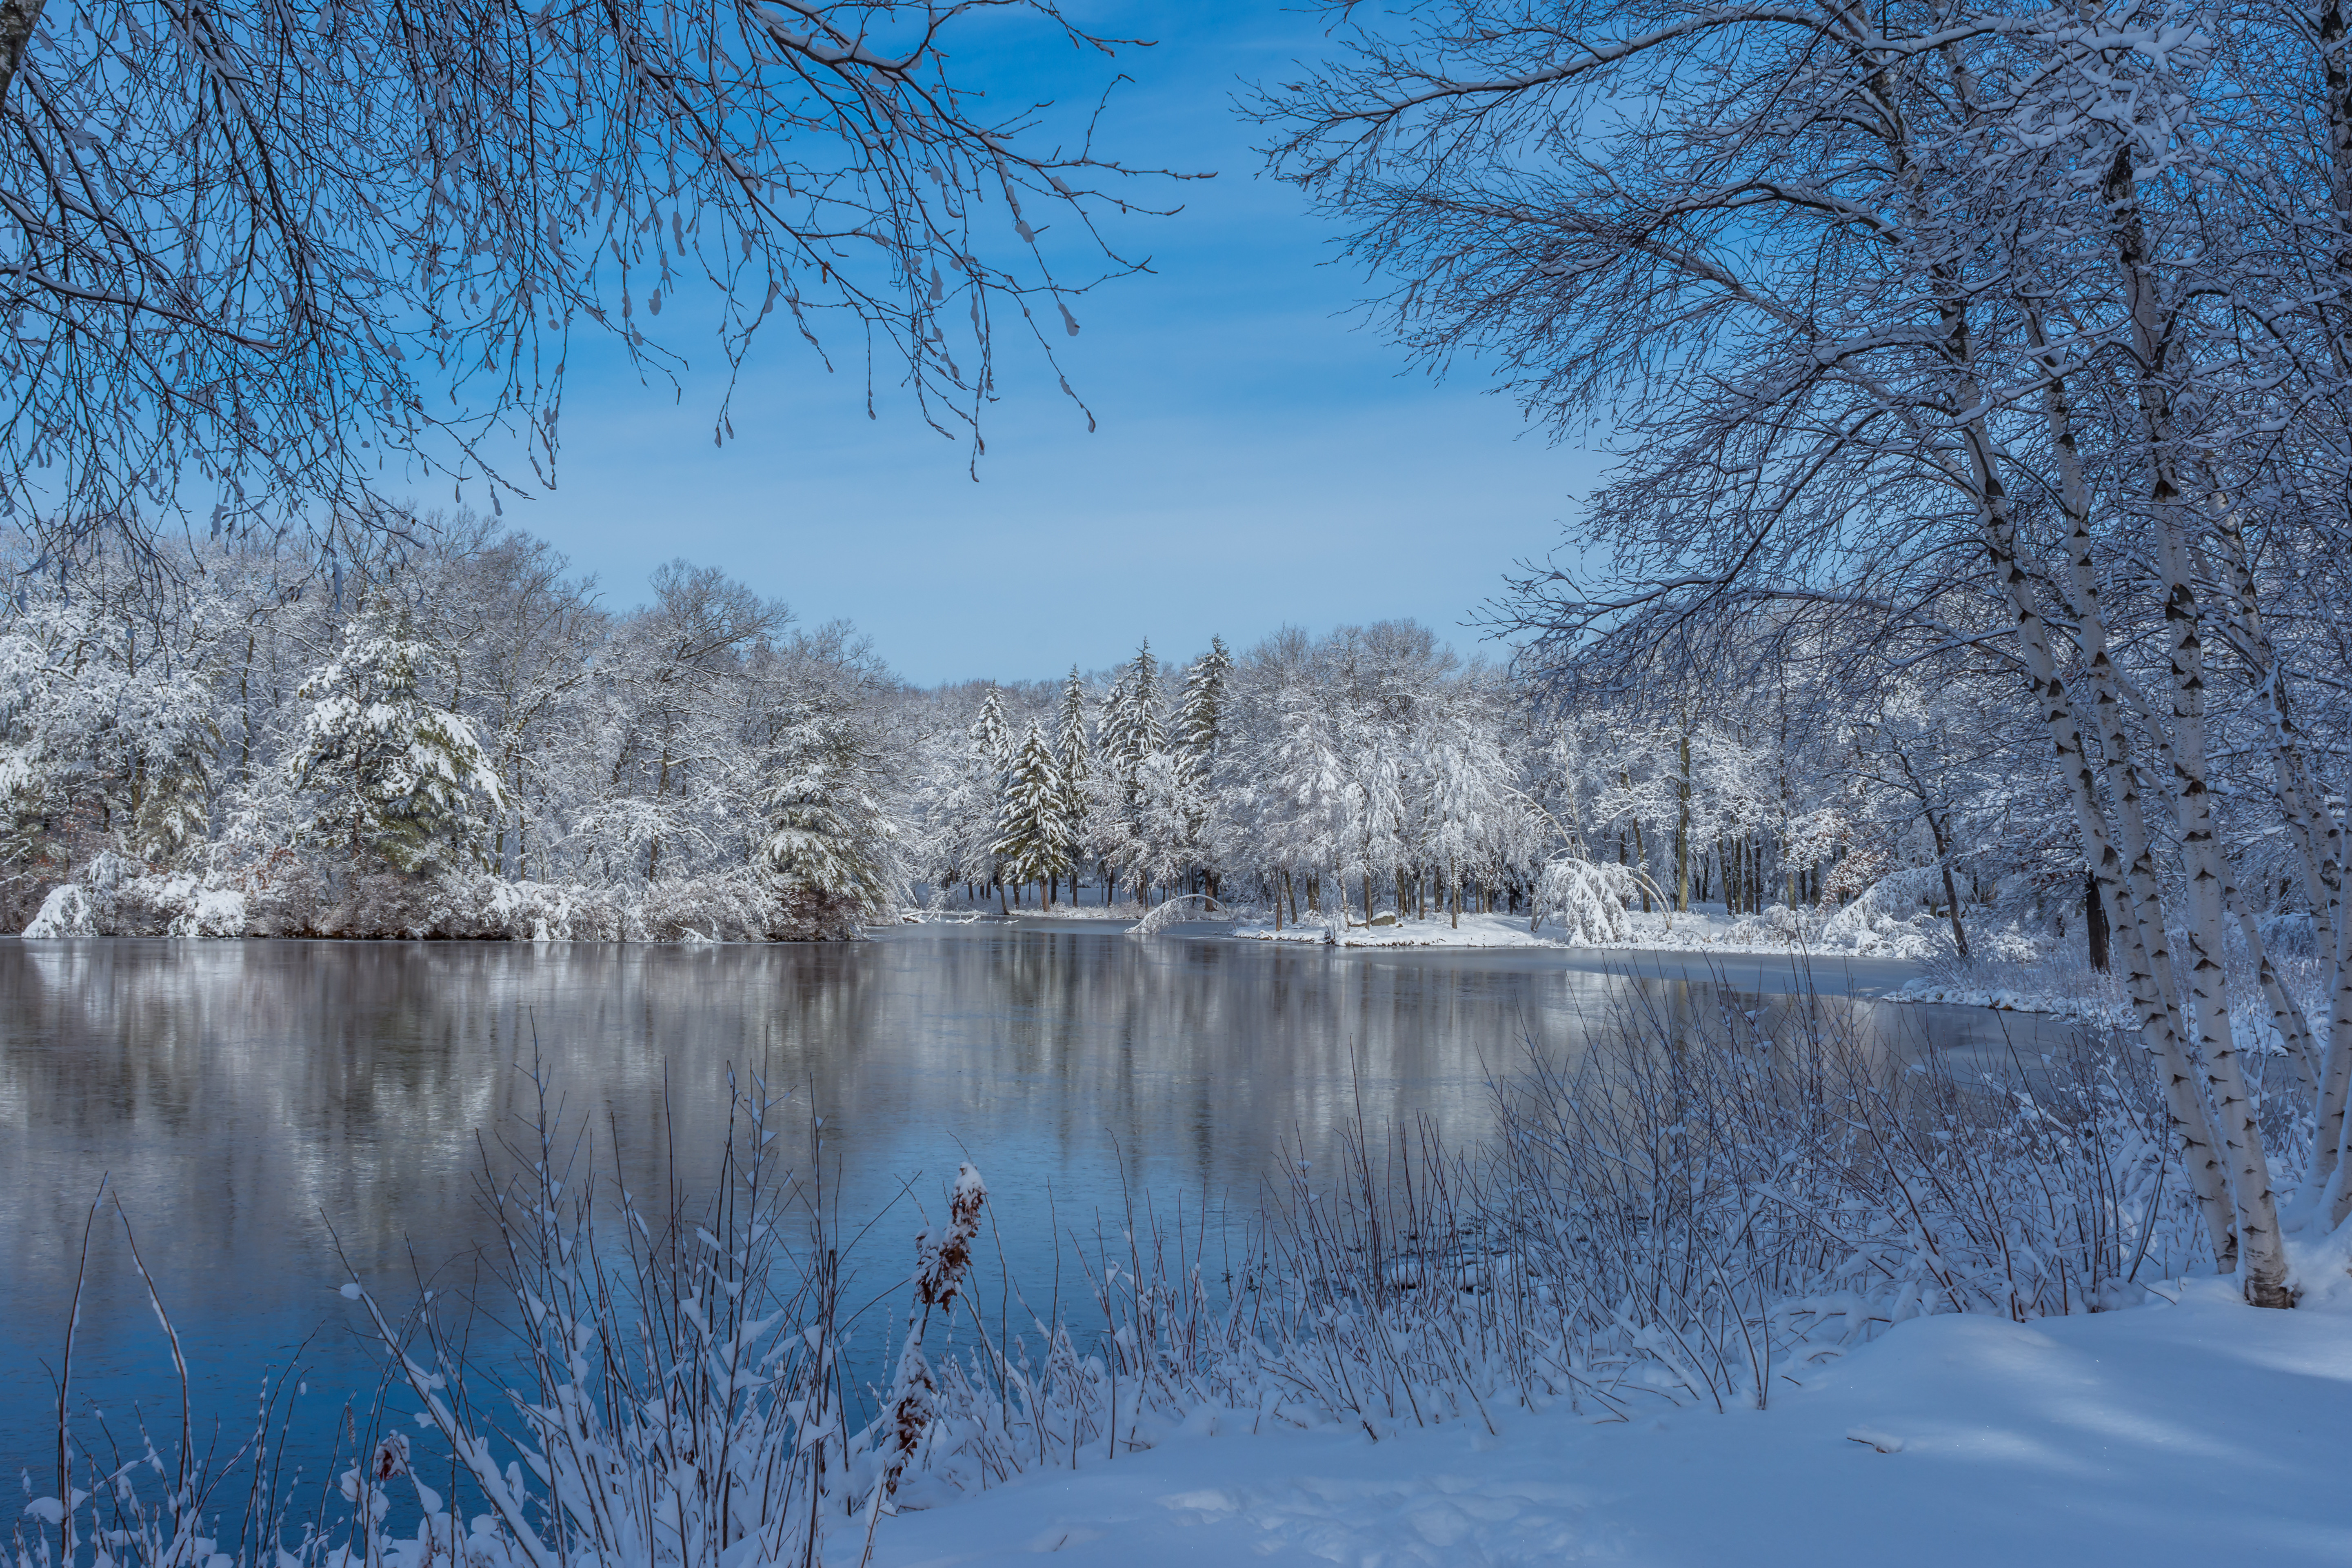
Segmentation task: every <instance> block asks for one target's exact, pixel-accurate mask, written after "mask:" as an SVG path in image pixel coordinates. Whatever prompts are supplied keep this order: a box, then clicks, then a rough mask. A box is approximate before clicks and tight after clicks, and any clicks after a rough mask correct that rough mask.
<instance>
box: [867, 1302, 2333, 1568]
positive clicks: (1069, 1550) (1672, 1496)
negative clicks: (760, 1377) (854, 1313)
mask: <svg viewBox="0 0 2352 1568" xmlns="http://www.w3.org/2000/svg"><path fill="white" fill-rule="evenodd" d="M2166 1289H2168V1290H2176V1289H2179V1286H2177V1285H2175V1286H2168V1287H2166ZM2340 1294H2341V1292H2340V1290H2339V1298H2340ZM1791 1371H1792V1372H1797V1373H1799V1375H1801V1376H1803V1377H1804V1378H1805V1383H1804V1385H1803V1386H1802V1387H1799V1386H1796V1385H1794V1384H1788V1383H1786V1382H1785V1381H1783V1383H1782V1384H1781V1386H1782V1392H1781V1393H1780V1394H1778V1395H1777V1396H1776V1398H1775V1399H1774V1401H1773V1404H1772V1407H1771V1408H1770V1409H1769V1410H1766V1411H1763V1412H1757V1411H1752V1410H1734V1411H1732V1412H1730V1413H1728V1414H1725V1415H1717V1414H1716V1413H1715V1412H1714V1411H1712V1410H1704V1411H1702V1410H1694V1409H1663V1410H1662V1411H1661V1412H1657V1413H1643V1414H1642V1415H1637V1416H1636V1418H1634V1419H1633V1420H1632V1421H1630V1422H1619V1423H1611V1424H1607V1425H1593V1424H1591V1422H1589V1421H1587V1420H1585V1419H1583V1418H1580V1417H1579V1416H1576V1415H1571V1414H1570V1413H1569V1412H1568V1410H1567V1408H1566V1406H1565V1405H1557V1406H1555V1407H1554V1408H1552V1409H1550V1410H1549V1411H1545V1412H1541V1413H1536V1412H1529V1411H1525V1410H1517V1409H1512V1408H1508V1407H1501V1408H1496V1409H1495V1410H1493V1411H1492V1412H1491V1413H1490V1414H1491V1415H1492V1416H1493V1424H1494V1426H1495V1428H1496V1430H1495V1432H1494V1433H1492V1434H1490V1433H1489V1432H1487V1431H1486V1427H1485V1426H1484V1425H1483V1424H1482V1423H1481V1422H1480V1421H1479V1420H1478V1419H1477V1418H1476V1417H1475V1416H1473V1417H1472V1418H1471V1419H1470V1420H1468V1421H1467V1422H1452V1423H1448V1424H1446V1425H1444V1426H1436V1427H1432V1428H1427V1429H1412V1428H1411V1427H1410V1426H1409V1425H1408V1426H1407V1427H1406V1428H1405V1429H1402V1430H1398V1431H1394V1432H1391V1433H1386V1434H1384V1435H1383V1436H1382V1438H1381V1441H1379V1442H1377V1443H1375V1442H1372V1441H1370V1440H1369V1439H1368V1438H1367V1437H1366V1436H1365V1435H1364V1433H1363V1431H1362V1430H1361V1429H1360V1428H1358V1429H1349V1428H1345V1427H1339V1426H1329V1427H1326V1428H1324V1429H1322V1430H1318V1431H1314V1432H1307V1433H1296V1432H1293V1433H1286V1434H1281V1435H1276V1434H1272V1433H1262V1434H1260V1435H1255V1436H1253V1435H1251V1434H1250V1430H1249V1428H1250V1426H1251V1425H1252V1415H1251V1413H1248V1412H1238V1413H1234V1412H1229V1413H1226V1414H1224V1415H1220V1416H1218V1417H1216V1418H1214V1419H1209V1418H1206V1417H1197V1418H1196V1419H1195V1420H1194V1421H1193V1422H1192V1424H1191V1428H1190V1430H1188V1432H1187V1433H1185V1434H1184V1435H1181V1436H1176V1437H1173V1438H1171V1439H1170V1440H1168V1441H1167V1442H1165V1443H1163V1444H1162V1445H1161V1446H1160V1447H1157V1448H1154V1449H1151V1450H1150V1451H1148V1452H1143V1453H1137V1454H1132V1455H1121V1456H1119V1457H1118V1458H1117V1459H1116V1460H1115V1461H1113V1462H1109V1463H1104V1462H1101V1460H1100V1459H1099V1458H1098V1457H1095V1458H1087V1460H1086V1462H1085V1465H1084V1468H1081V1469H1080V1470H1078V1471H1077V1472H1076V1474H1070V1473H1067V1472H1057V1471H1052V1470H1047V1471H1040V1472H1035V1473H1032V1474H1030V1475H1027V1476H1024V1477H1023V1478H1020V1479H1016V1480H1015V1481H1013V1483H1012V1484H1010V1485H1007V1486H1003V1487H1001V1488H998V1489H993V1490H992V1491H990V1492H987V1493H985V1494H982V1495H981V1496H978V1497H974V1498H971V1499H970V1500H965V1501H961V1502H958V1503H955V1504H953V1505H950V1506H949V1507H946V1508H942V1509H939V1510H932V1511H928V1512H921V1513H908V1514H905V1515H902V1516H900V1517H898V1518H897V1519H894V1520H891V1521H887V1523H886V1526H885V1528H884V1529H883V1531H881V1534H880V1538H879V1540H878V1541H877V1549H876V1552H875V1563H877V1568H984V1565H988V1564H1011V1563H1020V1562H1027V1561H1030V1560H1031V1559H1032V1556H1033V1554H1034V1553H1037V1552H1059V1553H1063V1554H1064V1556H1063V1558H1062V1560H1063V1561H1066V1562H1069V1563H1073V1564H1087V1563H1099V1564H1104V1565H1107V1568H1194V1565H1196V1564H1202V1563H1260V1562H1262V1563H1270V1564H1281V1563H1300V1564H1302V1565H1303V1564H1307V1563H1362V1564H1371V1563H1379V1564H1382V1565H1384V1568H1386V1565H1403V1564H1414V1563H1430V1564H1440V1563H1442V1564H1445V1565H1446V1568H1474V1565H1478V1564H1503V1563H1514V1564H1516V1563H1530V1564H1532V1563H1563V1562H1581V1561H1585V1560H1588V1559H1605V1560H1607V1561H1610V1562H1612V1563H1624V1564H1629V1565H1636V1568H1639V1565H1646V1564H1656V1565H1659V1568H1664V1565H1667V1564H1672V1565H1675V1568H1697V1565H1700V1564H1708V1563H1748V1564H1755V1565H1758V1568H1774V1565H1778V1564H1788V1565H1790V1568H1820V1565H1823V1564H1843V1563H1877V1562H1901V1563H1907V1564H1917V1565H1922V1568H1943V1565H1947V1564H1948V1565H1950V1568H1981V1565H1982V1564H1985V1563H2001V1562H2015V1563H2064V1562H2075V1563H2132V1564H2134V1565H2135V1568H2156V1565H2161V1564H2173V1563H2179V1564H2182V1565H2184V1568H2185V1565H2189V1564H2196V1565H2198V1568H2205V1565H2206V1564H2210V1563H2216V1562H2222V1561H2229V1560H2231V1559H2235V1558H2238V1557H2241V1556H2251V1557H2255V1558H2259V1559H2261V1560H2262V1561H2263V1562H2265V1563H2275V1564H2301V1563H2312V1564H2319V1563H2343V1562H2346V1561H2352V1489H2347V1488H2346V1487H2345V1486H2344V1485H2343V1483H2342V1479H2341V1477H2340V1475H2339V1474H2338V1473H2337V1472H2338V1470H2339V1469H2340V1456H2341V1455H2342V1454H2343V1453H2345V1452H2346V1451H2347V1448H2348V1447H2352V1312H2347V1310H2346V1308H2345V1306H2344V1304H2343V1303H2342V1301H2341V1300H2340V1299H2339V1300H2334V1301H2316V1300H2315V1301H2312V1302H2309V1303H2307V1304H2306V1305H2305V1308H2304V1309H2303V1310H2297V1311H2293V1312H2262V1311H2256V1310H2253V1309H2251V1308H2248V1307H2244V1306H2242V1305H2240V1304H2238V1303H2237V1302H2236V1301H2235V1300H2233V1299H2232V1298H2231V1292H2230V1289H2229V1287H2228V1286H2226V1285H2225V1284H2222V1283H2221V1282H2219V1281H2214V1280H2196V1281H2191V1282H2189V1285H2188V1286H2187V1288H2186V1290H2185V1292H2184V1294H2183V1300H2181V1301H2180V1303H2179V1305H2177V1306H2166V1305H2161V1304H2157V1305H2150V1306H2147V1307H2143V1308H2139V1309H2135V1310H2128V1311H2121V1312H2106V1313H2099V1314H2095V1315H2089V1316H2078V1317H2070V1318H2058V1319H2044V1320H2041V1321H2035V1322H2033V1323H2032V1324H2030V1325H2019V1324H2015V1323H2011V1322H2008V1321H2003V1320H2001V1319H2000V1318H1997V1317H1991V1316H1982V1315H1975V1314H1970V1315H1944V1316H1937V1317H1930V1318H1921V1319H1916V1320H1914V1321H1910V1322H1906V1323H1903V1324H1900V1325H1898V1326H1897V1327H1896V1328H1895V1329H1894V1330H1892V1331H1890V1332H1888V1333H1887V1334H1886V1335H1885V1337H1884V1338H1882V1339H1880V1340H1879V1341H1877V1342H1874V1343H1873V1344H1870V1345H1868V1346H1865V1347H1864V1348H1863V1349H1861V1350H1859V1351H1857V1352H1854V1353H1853V1354H1851V1355H1849V1356H1847V1357H1845V1358H1843V1360H1840V1361H1837V1362H1834V1363H1831V1364H1830V1365H1829V1366H1827V1367H1826V1368H1823V1369H1822V1370H1820V1371H1802V1370H1801V1369H1791Z"/></svg>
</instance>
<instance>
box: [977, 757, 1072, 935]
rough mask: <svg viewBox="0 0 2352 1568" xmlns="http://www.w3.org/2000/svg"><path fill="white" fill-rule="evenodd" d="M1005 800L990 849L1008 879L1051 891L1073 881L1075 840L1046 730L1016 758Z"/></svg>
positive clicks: (1058, 766) (1009, 772)
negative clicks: (1059, 880)
mask: <svg viewBox="0 0 2352 1568" xmlns="http://www.w3.org/2000/svg"><path fill="white" fill-rule="evenodd" d="M1064 807H1065V795H1064V787H1063V783H1062V770H1061V764H1060V763H1058V762H1057V761H1056V760H1055V756H1054V748H1053V746H1052V745H1051V744H1050V743H1049V742H1047V741H1046V739H1045V730H1044V728H1043V726H1041V725H1037V724H1032V725H1030V726H1029V730H1028V732H1027V734H1025V735H1024V737H1023V738H1022V742H1021V745H1020V747H1019V749H1018V750H1017V751H1015V752H1013V762H1012V764H1011V766H1010V767H1008V768H1007V769H1006V770H1005V774H1004V791H1003V807H1002V809H1001V811H1000V813H999V815H998V817H997V834H996V841H995V843H994V844H992V846H991V849H992V851H993V852H994V853H995V854H996V855H997V857H998V858H1000V859H1001V860H1002V861H1003V867H1004V876H1005V878H1006V879H1007V880H1009V881H1011V882H1013V883H1014V884H1016V885H1017V884H1021V883H1026V882H1035V883H1037V884H1039V885H1040V887H1041V888H1045V886H1046V885H1048V884H1050V883H1051V882H1053V881H1054V880H1055V879H1056V878H1060V877H1065V876H1067V875H1068V874H1069V870H1070V846H1071V843H1072V840H1073V837H1074V834H1073V832H1072V829H1071V825H1070V822H1069V819H1068V817H1067V816H1066V815H1065V809H1064ZM1048 896H1050V895H1048Z"/></svg>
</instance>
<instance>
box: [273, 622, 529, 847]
mask: <svg viewBox="0 0 2352 1568" xmlns="http://www.w3.org/2000/svg"><path fill="white" fill-rule="evenodd" d="M430 658H431V654H430V650H429V649H427V648H426V647H425V646H424V645H423V644H421V643H419V642H417V641H416V640H415V638H414V637H413V636H411V635H410V633H409V630H408V627H407V626H406V625H405V624H404V623H403V622H394V623H393V624H391V625H386V624H384V623H383V619H382V618H380V617H378V616H362V617H361V618H359V619H358V620H356V621H354V622H353V624H352V626H351V627H350V629H349V630H348V631H347V632H346V633H345V634H344V637H343V646H342V647H341V650H340V651H339V652H338V653H337V654H336V655H335V657H334V658H331V659H330V660H329V661H328V662H327V663H326V664H324V665H322V666H320V668H318V669H317V670H315V671H313V672H312V674H311V675H310V679H307V680H305V681H304V682H303V683H302V685H301V688H300V690H299V693H298V695H299V697H300V698H301V699H302V700H303V701H305V702H306V703H308V704H309V707H308V708H307V709H306V710H305V711H304V713H303V715H302V720H301V727H300V731H299V735H298V737H297V739H296V741H295V743H294V745H293V747H292V749H291V751H290V753H289V756H288V758H287V762H286V768H287V773H288V774H289V776H290V777H291V779H292V780H293V782H294V783H295V784H296V785H297V786H298V787H299V789H300V791H301V793H302V795H303V797H304V799H305V802H306V804H307V806H308V820H307V821H306V822H305V824H304V825H303V826H302V829H301V832H300V837H303V838H304V839H305V840H307V841H309V842H310V843H313V844H317V845H319V846H320V847H325V848H331V849H333V850H335V851H337V852H339V853H341V854H342V855H344V856H346V857H348V858H349V859H350V860H351V861H352V863H353V864H355V865H357V866H360V867H362V868H366V867H369V866H371V865H372V864H380V865H382V866H384V867H389V868H392V869H394V870H395V871H400V872H403V873H406V874H410V875H417V874H423V873H427V872H431V871H436V870H444V869H454V868H460V867H473V866H478V865H479V864H480V863H481V861H482V858H483V856H482V845H483V840H484V838H485V837H486V835H487V834H488V829H489V826H490V819H489V817H488V816H487V815H486V813H485V808H486V807H487V808H488V810H490V811H495V810H497V809H498V808H499V807H500V806H501V805H503V804H504V798H505V796H504V791H503V789H502V788H501V786H500V784H499V778H498V773H497V771H496V770H495V769H494V768H493V767H492V765H491V763H490V759H489V756H488V753H487V752H485V751H484V750H483V749H482V744H481V742H480V741H479V740H478V739H477V738H476V736H475V733H474V727H473V725H472V724H470V723H469V722H467V720H466V719H465V718H464V717H463V716H462V715H460V714H457V713H454V712H452V711H450V710H448V709H446V708H443V707H440V706H439V705H437V704H436V703H434V702H432V701H429V700H426V699H425V696H424V695H423V694H422V693H421V692H420V690H419V689H418V680H419V677H420V674H421V673H422V671H423V670H424V668H425V665H426V663H427V662H428V661H429V659H430Z"/></svg>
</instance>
